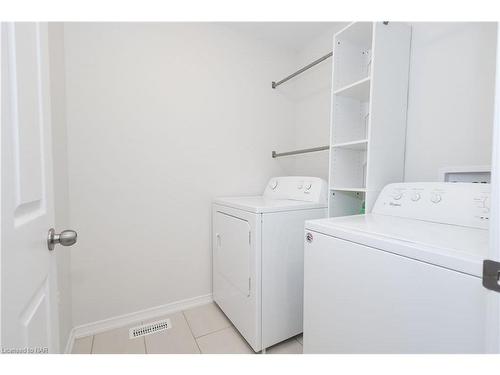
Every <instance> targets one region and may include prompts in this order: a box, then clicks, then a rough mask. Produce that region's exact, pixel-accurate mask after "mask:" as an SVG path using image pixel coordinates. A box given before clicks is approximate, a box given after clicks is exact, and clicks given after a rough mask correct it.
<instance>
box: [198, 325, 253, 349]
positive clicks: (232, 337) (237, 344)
mask: <svg viewBox="0 0 500 375" xmlns="http://www.w3.org/2000/svg"><path fill="white" fill-rule="evenodd" d="M196 341H197V343H198V346H199V347H200V350H201V352H202V353H203V354H252V353H254V351H253V350H252V348H251V347H250V346H249V345H248V344H247V342H246V341H245V339H244V338H243V337H241V336H240V334H239V333H238V332H237V331H236V329H234V328H233V327H229V328H225V329H223V330H220V331H217V332H214V333H211V334H209V335H206V336H202V337H199V338H197V339H196Z"/></svg>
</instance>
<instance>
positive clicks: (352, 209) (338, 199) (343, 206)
mask: <svg viewBox="0 0 500 375" xmlns="http://www.w3.org/2000/svg"><path fill="white" fill-rule="evenodd" d="M365 196H366V195H365V193H363V192H354V191H345V190H331V191H330V217H335V216H347V215H358V214H361V213H362V209H363V203H364V202H365Z"/></svg>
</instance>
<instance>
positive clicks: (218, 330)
mask: <svg viewBox="0 0 500 375" xmlns="http://www.w3.org/2000/svg"><path fill="white" fill-rule="evenodd" d="M228 328H233V329H234V330H235V331H236V332H238V330H237V329H236V328H235V327H234V326H233V325H230V326H227V327H224V328H220V329H216V330H215V331H212V332H209V333H205V334H204V335H201V336H198V337H195V338H196V339H201V338H202V337H205V336H208V335H211V334H213V333H217V332H220V331H224V330H225V329H228ZM238 333H239V332H238ZM193 337H194V335H193Z"/></svg>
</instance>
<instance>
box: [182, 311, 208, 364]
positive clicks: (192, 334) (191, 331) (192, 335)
mask: <svg viewBox="0 0 500 375" xmlns="http://www.w3.org/2000/svg"><path fill="white" fill-rule="evenodd" d="M181 313H182V316H183V317H184V320H185V321H186V323H187V326H188V328H189V333H191V337H192V338H193V340H194V342H195V344H196V346H197V347H198V351H199V352H200V354H203V353H202V352H201V349H200V346H199V345H198V341H197V340H196V337H194V333H193V330H192V329H191V325H190V324H189V320H188V319H187V318H186V314H184V310H183V311H181Z"/></svg>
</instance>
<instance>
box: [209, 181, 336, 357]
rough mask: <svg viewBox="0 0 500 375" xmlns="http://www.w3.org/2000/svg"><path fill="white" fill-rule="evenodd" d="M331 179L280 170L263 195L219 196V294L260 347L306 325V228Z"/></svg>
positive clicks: (320, 210)
mask: <svg viewBox="0 0 500 375" xmlns="http://www.w3.org/2000/svg"><path fill="white" fill-rule="evenodd" d="M326 191H327V186H326V182H325V181H324V180H322V179H320V178H315V177H276V178H272V179H271V180H270V182H269V184H268V185H267V186H266V188H265V190H264V193H263V195H262V196H256V197H235V198H217V199H215V200H214V203H213V211H212V215H213V297H214V300H215V302H216V303H217V304H218V305H219V307H220V308H221V309H222V311H224V313H225V314H226V315H227V317H228V318H229V319H230V320H231V322H232V323H233V324H234V325H235V327H236V328H237V329H238V330H239V332H240V333H241V334H242V336H243V337H244V338H245V339H246V341H247V342H248V343H249V344H250V345H251V347H252V348H253V349H254V350H255V351H256V352H257V351H260V350H262V349H264V348H267V347H269V346H271V345H274V344H276V343H278V342H281V341H283V340H286V339H287V338H289V337H292V336H294V335H297V334H299V333H301V332H302V322H303V313H302V312H303V310H302V306H303V274H304V273H303V271H304V269H303V259H304V246H303V239H302V236H303V233H304V222H305V221H306V220H308V219H318V218H324V217H326V206H327V205H326V199H327V198H326V194H327V193H326Z"/></svg>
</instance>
